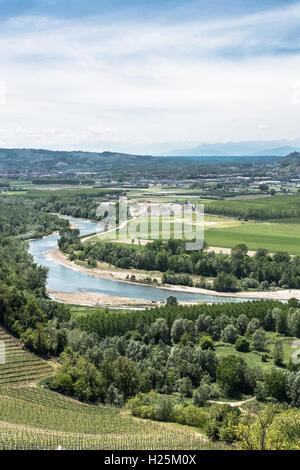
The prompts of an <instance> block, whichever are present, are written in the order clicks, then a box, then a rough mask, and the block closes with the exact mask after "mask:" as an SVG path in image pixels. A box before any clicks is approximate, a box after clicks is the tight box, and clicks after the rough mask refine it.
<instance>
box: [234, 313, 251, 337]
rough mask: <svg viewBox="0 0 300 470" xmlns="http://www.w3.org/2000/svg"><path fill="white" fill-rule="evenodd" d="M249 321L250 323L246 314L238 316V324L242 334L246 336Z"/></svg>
mask: <svg viewBox="0 0 300 470" xmlns="http://www.w3.org/2000/svg"><path fill="white" fill-rule="evenodd" d="M248 323H249V318H248V317H247V315H245V314H242V315H240V316H239V317H238V318H237V320H236V326H237V328H238V330H239V333H240V335H242V336H244V334H245V333H246V330H247V326H248Z"/></svg>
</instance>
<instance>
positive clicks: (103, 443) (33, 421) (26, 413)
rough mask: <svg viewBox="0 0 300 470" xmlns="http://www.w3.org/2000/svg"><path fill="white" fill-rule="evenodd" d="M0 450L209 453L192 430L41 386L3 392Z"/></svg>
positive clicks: (207, 446)
mask: <svg viewBox="0 0 300 470" xmlns="http://www.w3.org/2000/svg"><path fill="white" fill-rule="evenodd" d="M0 413H1V421H0V449H11V448H17V449H55V448H57V447H58V446H59V445H62V446H63V448H65V449H110V450H111V449H114V450H118V449H119V450H126V449H149V450H151V449H166V450H173V449H178V450H183V449H211V448H219V447H220V446H218V445H216V446H214V445H212V444H209V443H207V442H205V441H203V438H202V437H201V436H200V435H196V434H195V433H194V432H191V431H189V430H184V429H182V428H176V427H174V426H172V425H165V424H161V423H156V422H151V421H145V420H140V419H136V418H134V417H132V416H131V415H130V414H129V413H128V412H127V411H124V410H119V409H116V408H112V407H107V406H106V407H104V406H92V405H84V404H80V403H77V402H75V401H73V400H72V401H71V400H69V399H67V398H65V397H62V396H60V395H58V394H57V393H55V392H51V391H47V390H43V389H41V388H39V387H38V388H29V387H28V388H18V389H2V390H1V392H0Z"/></svg>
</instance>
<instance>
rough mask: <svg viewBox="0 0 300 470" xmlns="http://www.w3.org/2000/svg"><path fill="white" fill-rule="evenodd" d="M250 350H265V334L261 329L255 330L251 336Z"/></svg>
mask: <svg viewBox="0 0 300 470" xmlns="http://www.w3.org/2000/svg"><path fill="white" fill-rule="evenodd" d="M252 348H253V349H254V350H255V351H265V350H266V333H265V332H264V330H262V329H258V330H256V331H255V332H254V333H253V335H252Z"/></svg>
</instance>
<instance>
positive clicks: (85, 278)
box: [29, 216, 249, 303]
mask: <svg viewBox="0 0 300 470" xmlns="http://www.w3.org/2000/svg"><path fill="white" fill-rule="evenodd" d="M64 218H65V219H68V220H69V221H70V222H73V223H74V224H76V225H77V227H78V229H79V230H80V235H88V234H89V233H95V232H99V231H101V230H103V228H102V227H101V225H100V224H97V223H94V222H90V221H87V220H82V219H75V218H72V217H67V216H64ZM57 240H58V235H53V236H51V237H48V238H43V239H38V240H33V241H31V242H30V244H29V252H30V253H31V254H32V256H33V257H34V260H35V262H36V263H37V264H40V265H42V266H46V267H47V268H49V274H48V281H47V287H48V288H49V289H51V290H54V291H60V292H84V291H87V292H95V293H98V294H105V295H111V296H116V297H125V298H134V299H141V300H154V301H164V300H166V298H167V297H169V296H170V295H174V296H175V297H176V298H177V299H178V300H182V301H205V302H213V303H214V302H241V301H243V300H247V299H236V298H231V297H219V296H213V295H203V294H192V293H185V292H179V291H175V290H172V291H171V290H166V289H160V288H157V287H151V286H143V285H136V284H129V283H128V282H126V281H124V282H122V281H113V280H111V279H104V278H100V277H97V276H93V275H92V274H85V273H81V272H79V271H75V270H73V269H71V268H68V267H66V266H62V265H61V264H58V263H56V262H54V261H52V260H50V259H48V258H46V256H45V253H47V252H48V251H50V250H53V249H54V248H56V247H57ZM248 300H249V299H248Z"/></svg>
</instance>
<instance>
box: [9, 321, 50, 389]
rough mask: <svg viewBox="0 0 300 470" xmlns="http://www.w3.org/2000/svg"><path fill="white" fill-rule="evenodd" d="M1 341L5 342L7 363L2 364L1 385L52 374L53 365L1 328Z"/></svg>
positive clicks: (25, 381) (27, 380) (15, 383)
mask: <svg viewBox="0 0 300 470" xmlns="http://www.w3.org/2000/svg"><path fill="white" fill-rule="evenodd" d="M0 341H3V342H4V344H5V362H6V363H5V364H0V387H1V386H4V385H19V384H22V383H27V382H31V381H34V380H38V379H41V378H42V377H44V376H47V375H51V374H52V373H53V368H52V367H51V365H50V364H49V363H48V362H46V361H44V360H43V359H40V358H39V357H37V356H35V355H34V354H30V353H29V352H27V351H25V350H24V349H22V345H21V344H20V343H19V342H18V341H17V340H15V339H14V338H12V337H11V336H10V335H8V334H7V333H6V332H5V331H4V330H2V329H1V328H0Z"/></svg>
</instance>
